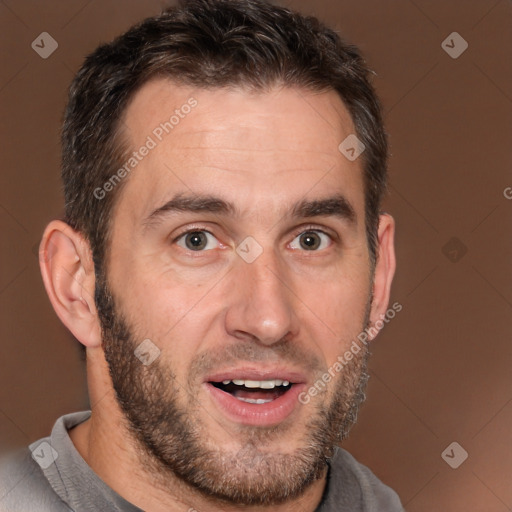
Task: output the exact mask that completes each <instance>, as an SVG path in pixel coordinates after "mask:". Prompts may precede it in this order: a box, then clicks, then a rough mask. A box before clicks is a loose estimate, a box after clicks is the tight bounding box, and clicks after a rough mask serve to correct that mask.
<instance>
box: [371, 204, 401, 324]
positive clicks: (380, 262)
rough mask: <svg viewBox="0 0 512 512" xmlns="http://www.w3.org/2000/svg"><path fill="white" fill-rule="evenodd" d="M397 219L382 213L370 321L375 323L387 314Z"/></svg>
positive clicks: (393, 270)
mask: <svg viewBox="0 0 512 512" xmlns="http://www.w3.org/2000/svg"><path fill="white" fill-rule="evenodd" d="M394 239H395V221H394V220H393V217H391V215H388V214H385V213H384V214H381V215H380V220H379V231H378V248H377V250H378V253H377V263H376V266H375V274H374V280H373V302H372V308H371V313H370V323H371V324H372V325H374V324H375V323H376V322H377V321H378V320H382V318H383V317H384V315H385V314H386V308H387V307H388V304H389V296H390V292H391V283H392V281H393V276H394V274H395V267H396V259H395V241H394Z"/></svg>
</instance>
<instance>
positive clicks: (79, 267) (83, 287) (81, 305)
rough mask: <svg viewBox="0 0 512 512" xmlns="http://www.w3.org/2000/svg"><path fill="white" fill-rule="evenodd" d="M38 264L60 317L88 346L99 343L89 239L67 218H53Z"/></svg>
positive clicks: (51, 300) (42, 244)
mask: <svg viewBox="0 0 512 512" xmlns="http://www.w3.org/2000/svg"><path fill="white" fill-rule="evenodd" d="M39 265H40V268H41V274H42V277H43V282H44V285H45V288H46V292H47V293H48V297H49V299H50V302H51V303H52V306H53V308H54V309H55V312H56V313H57V315H58V317H59V318H60V320H61V321H62V322H63V323H64V325H65V326H66V327H67V328H68V329H69V330H70V331H71V332H72V333H73V335H74V336H75V338H77V339H78V340H79V341H80V342H81V343H83V344H84V345H85V346H86V347H90V348H92V347H97V346H100V345H101V330H100V327H99V321H98V315H97V312H96V306H95V303H94V286H95V275H94V265H93V261H92V254H91V250H90V247H89V244H88V242H87V241H86V240H85V239H84V238H83V236H82V235H81V234H80V233H78V232H77V231H75V230H73V229H72V228H71V227H70V226H69V225H68V224H66V223H65V222H62V221H59V220H55V221H52V222H51V223H50V224H49V225H48V226H47V227H46V229H45V232H44V234H43V238H42V240H41V244H40V247H39Z"/></svg>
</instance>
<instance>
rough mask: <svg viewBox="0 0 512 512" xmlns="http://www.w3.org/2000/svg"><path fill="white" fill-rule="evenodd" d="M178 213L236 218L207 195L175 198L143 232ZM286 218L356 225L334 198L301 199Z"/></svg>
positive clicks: (347, 207)
mask: <svg viewBox="0 0 512 512" xmlns="http://www.w3.org/2000/svg"><path fill="white" fill-rule="evenodd" d="M181 212H189V213H198V212H208V213H213V214H216V215H223V216H227V215H231V216H235V217H237V216H240V214H239V211H238V209H237V208H236V207H235V205H234V204H232V203H230V202H228V201H225V200H224V199H221V198H219V197H215V196H210V195H186V194H177V195H176V196H174V197H173V198H172V199H170V200H169V201H167V202H166V203H165V204H163V205H162V206H160V207H158V208H156V209H155V210H153V211H152V212H151V213H150V214H149V215H148V216H147V217H146V218H145V219H144V220H143V222H142V224H143V226H144V229H147V228H150V227H151V226H153V225H155V224H157V223H158V221H160V220H161V219H163V218H164V217H166V216H167V215H172V214H176V213H181ZM286 217H291V218H294V219H307V218H311V217H337V218H339V219H341V220H344V221H346V222H348V223H350V224H356V221H357V215H356V212H355V209H354V207H353V206H352V205H351V204H350V202H349V201H348V199H347V198H345V197H344V196H343V195H341V194H336V195H334V196H330V197H327V198H322V199H313V200H308V199H303V200H301V201H299V202H298V203H296V204H295V205H294V206H293V208H292V209H291V211H289V212H287V213H286V214H285V218H286Z"/></svg>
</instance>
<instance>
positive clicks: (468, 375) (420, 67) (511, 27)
mask: <svg viewBox="0 0 512 512" xmlns="http://www.w3.org/2000/svg"><path fill="white" fill-rule="evenodd" d="M162 3H163V2H158V1H148V2H141V1H135V0H131V1H121V0H107V1H103V0H102V1H100V0H93V1H89V2H87V1H85V2H84V1H67V0H66V1H64V0H61V1H56V0H52V1H46V2H37V1H35V0H34V1H28V0H19V1H13V0H5V1H3V2H2V3H0V19H1V26H0V54H1V59H2V67H1V75H0V108H1V116H2V128H1V129H2V132H1V140H2V142H3V144H2V146H3V151H2V157H1V168H2V172H1V186H0V228H1V233H2V236H1V237H0V243H1V258H2V261H1V267H0V311H1V327H2V333H1V335H2V337H1V340H2V344H1V347H2V349H1V361H0V440H1V443H2V445H3V447H4V448H5V447H6V446H7V447H13V446H18V445H26V444H27V443H29V442H32V441H34V440H36V439H38V438H40V437H42V436H45V435H47V434H48V433H49V431H50V429H51V427H52V425H53V422H54V421H55V419H56V418H57V417H58V416H59V415H61V414H64V413H67V412H71V411H75V410H81V409H84V408H87V406H88V402H87V394H86V381H85V374H84V367H83V363H82V362H81V361H80V358H79V352H78V350H77V348H76V344H75V342H74V341H73V339H72V338H71V335H70V334H68V332H67V331H66V330H65V329H64V327H63V326H62V325H61V324H60V322H59V321H58V319H57V317H56V315H55V314H54V312H53V310H52V308H51V306H50V304H49V301H48V299H47V297H46V294H45V291H44V289H43V285H42V281H41V278H40V274H39V268H38V263H37V258H36V254H37V243H38V241H39V238H40V236H41V233H42V230H43V228H44V226H45V224H46V223H47V222H48V221H49V220H50V219H51V218H53V217H55V216H58V215H60V213H61V209H62V196H61V188H60V187H61V185H60V182H59V172H58V168H59V146H58V131H59V124H60V120H61V116H62V111H63V107H64V103H65V94H66V89H67V87H68V85H69V82H70V80H71V78H72V76H73V73H74V72H75V71H76V70H77V69H78V66H79V65H80V63H81V61H82V59H83V57H84V55H85V54H86V53H88V52H90V51H92V50H93V49H94V48H95V47H96V46H97V44H98V43H100V42H105V41H108V40H110V39H111V38H113V37H114V36H115V35H117V34H119V33H120V32H122V31H123V30H125V29H126V28H128V27H129V26H130V25H131V24H132V23H134V22H135V21H137V20H139V19H141V18H143V17H145V16H147V15H152V14H155V13H157V12H158V11H159V10H160V6H161V4H162ZM286 5H289V6H291V7H295V8H298V9H300V10H302V11H304V12H307V13H313V14H316V15H318V16H319V17H320V18H322V19H323V20H326V21H328V22H329V23H331V24H333V25H335V26H336V27H337V28H338V29H339V30H340V31H341V32H342V33H343V35H344V36H345V37H346V38H347V39H348V40H351V41H353V42H355V43H356V44H358V45H359V46H360V47H361V49H362V50H363V52H364V53H365V55H366V57H367V59H368V61H369V63H370V65H371V66H372V67H373V69H375V71H376V72H377V77H376V80H375V83H376V87H377V89H378V91H379V93H380V95H381V97H382V99H383V102H384V106H385V111H386V123H387V128H388V131H389V133H390V141H391V150H392V159H391V165H390V172H391V179H392V184H391V187H390V194H389V198H388V200H387V205H386V206H387V209H388V210H389V211H390V212H391V213H392V214H393V215H394V216H395V218H396V220H397V225H398V230H397V253H398V273H397V276H396V280H395V284H394V288H393V297H392V302H394V301H398V302H400V303H401V304H403V311H402V312H401V313H399V314H398V315H397V317H396V318H395V319H394V320H393V321H392V322H391V323H390V324H389V325H388V326H387V327H386V328H385V329H384V331H383V332H382V333H381V335H380V336H379V338H378V339H377V342H376V343H375V345H374V357H373V359H372V362H371V375H372V378H371V381H370V384H369V389H368V397H369V398H368V401H367V403H366V405H365V406H364V407H363V410H362V411H361V413H360V421H359V423H358V425H357V426H356V427H355V428H354V430H353V431H352V434H351V436H350V439H349V440H348V442H347V443H346V448H347V449H349V450H350V451H351V452H352V453H353V454H354V455H355V456H356V458H358V459H359V460H360V461H361V462H363V463H365V464H367V465H368V466H370V467H371V468H372V469H373V470H374V472H375V473H376V474H377V475H378V476H379V477H380V478H381V479H382V480H384V481H385V482H386V483H388V484H389V485H391V486H392V487H393V488H395V489H396V490H397V491H398V493H399V494H400V496H401V498H402V500H403V503H404V504H405V505H406V508H407V510H409V511H411V512H423V511H432V510H443V511H448V512H451V511H461V510H468V511H485V512H504V511H506V510H512V485H511V482H512V442H511V441H512V372H511V368H512V344H511V343H510V341H511V340H510V338H511V334H512V329H511V326H510V323H511V319H512V272H511V269H512V267H511V264H510V262H511V261H512V231H511V229H510V228H511V225H512V222H511V220H512V218H511V217H512V216H511V213H512V201H511V200H507V199H506V198H505V197H504V193H503V192H504V190H505V189H506V188H507V187H510V186H512V175H511V173H510V170H511V168H512V165H511V164H512V151H511V143H512V137H511V135H512V88H511V84H512V4H511V2H510V1H507V0H499V1H495V0H480V1H467V0H458V1H450V2H446V1H445V0H415V1H413V0H396V1H393V2H389V1H388V2H384V1H377V0H364V1H360V0H350V1H340V2H335V1H332V0H317V1H316V2H312V1H307V0H300V1H288V2H287V4H286ZM43 31H46V32H49V33H50V34H51V35H52V36H53V37H54V38H55V39H56V40H57V42H58V44H59V47H58V49H57V51H56V52H55V53H54V54H53V55H51V56H50V57H49V58H48V59H46V60H44V59H42V58H41V57H39V55H37V54H36V53H35V52H34V51H33V50H32V48H31V46H30V45H31V42H32V41H33V40H34V39H35V38H36V37H37V36H38V35H39V34H40V33H41V32H43ZM454 31H456V32H458V33H460V34H461V35H462V37H463V38H464V39H465V40H466V41H467V42H468V44H469V47H468V49H467V50H466V51H465V52H464V53H463V54H462V55H461V56H460V57H459V58H457V59H452V58H451V57H450V56H449V55H448V54H447V53H446V52H445V51H444V50H443V49H442V47H441V43H442V41H443V40H444V39H445V38H446V37H447V36H448V35H449V34H451V33H452V32H454ZM453 237H455V238H456V241H452V242H449V241H450V240H451V239H452V238H453ZM446 244H448V245H446ZM464 250H467V252H465V253H464ZM455 260H456V261H455ZM453 441H457V442H458V443H459V444H460V445H462V446H463V447H464V449H465V450H466V451H467V452H468V454H469V457H468V459H467V460H466V461H465V462H464V463H463V464H462V465H461V466H460V467H459V468H458V469H452V468H450V467H449V466H448V465H447V464H446V463H445V461H444V460H443V459H442V458H441V453H442V452H443V450H444V449H445V448H446V447H447V446H448V445H449V444H450V443H452V442H453Z"/></svg>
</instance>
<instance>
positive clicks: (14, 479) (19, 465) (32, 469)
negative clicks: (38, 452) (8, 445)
mask: <svg viewBox="0 0 512 512" xmlns="http://www.w3.org/2000/svg"><path fill="white" fill-rule="evenodd" d="M0 510H1V511H2V512H32V511H34V512H35V511H37V512H46V511H48V512H50V511H51V512H61V511H62V512H69V511H70V510H71V509H70V508H69V507H68V506H67V505H66V504H65V503H63V502H62V500H61V499H60V498H59V497H58V495H57V494H56V493H55V492H54V490H53V489H52V487H51V485H50V484H49V483H48V480H47V479H46V477H45V476H44V473H43V471H42V469H41V468H40V466H39V464H37V463H36V462H35V461H34V459H33V458H32V453H31V451H30V450H29V449H28V448H24V449H23V450H20V451H18V452H15V453H11V454H8V455H5V456H2V458H1V459H0Z"/></svg>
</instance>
